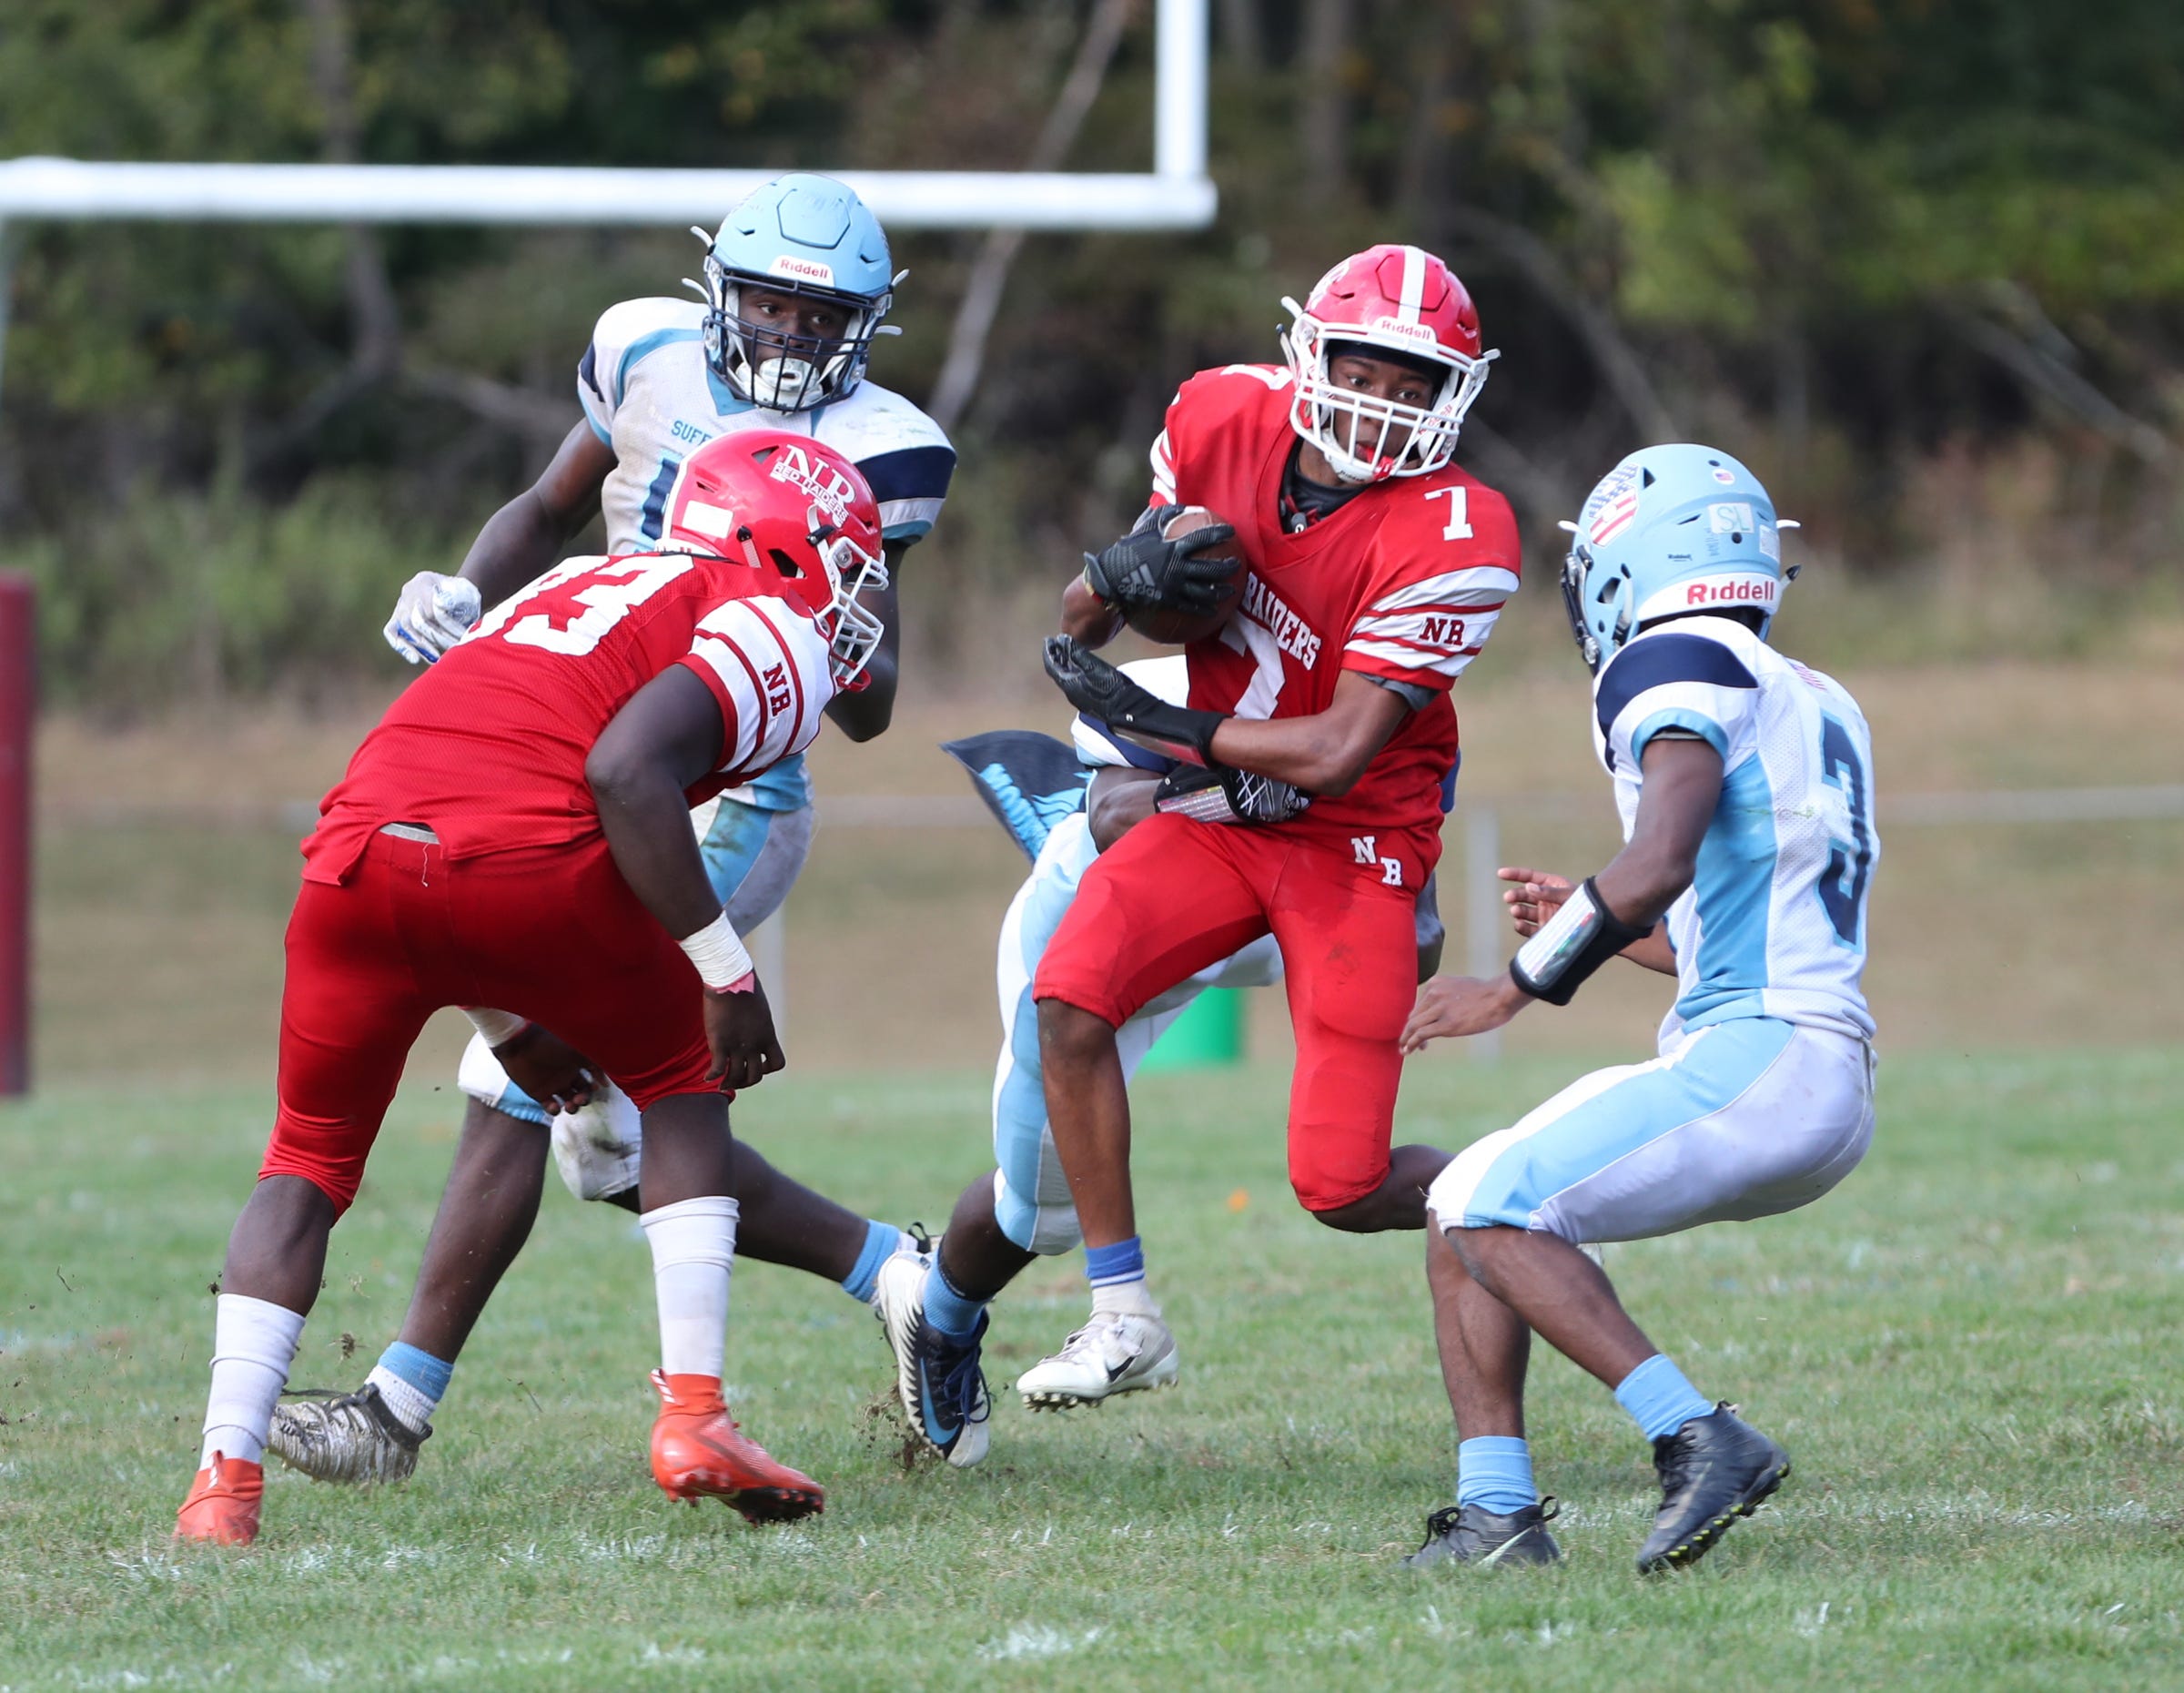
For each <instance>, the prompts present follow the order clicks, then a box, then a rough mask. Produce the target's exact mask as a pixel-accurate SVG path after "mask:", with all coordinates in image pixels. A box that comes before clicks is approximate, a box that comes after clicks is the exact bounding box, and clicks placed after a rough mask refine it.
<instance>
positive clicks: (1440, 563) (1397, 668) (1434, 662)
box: [1342, 489, 1518, 692]
mask: <svg viewBox="0 0 2184 1693" xmlns="http://www.w3.org/2000/svg"><path fill="white" fill-rule="evenodd" d="M1473 492H1474V494H1475V495H1483V496H1484V497H1483V498H1476V497H1475V498H1474V499H1473V500H1472V501H1471V508H1470V509H1471V516H1470V518H1469V519H1468V520H1467V522H1466V525H1465V526H1466V527H1467V528H1468V529H1471V533H1470V534H1467V535H1464V536H1462V537H1461V538H1460V539H1457V540H1455V541H1453V542H1451V540H1450V539H1449V538H1447V537H1446V536H1444V535H1441V534H1439V533H1432V534H1431V535H1430V536H1428V537H1419V538H1415V540H1414V542H1413V543H1412V544H1409V545H1405V544H1404V542H1402V541H1401V540H1400V539H1399V538H1397V537H1385V539H1387V540H1392V541H1395V542H1396V544H1397V545H1398V546H1399V547H1400V548H1401V549H1402V551H1403V553H1405V554H1406V556H1404V557H1403V558H1401V559H1400V562H1398V563H1394V564H1393V566H1392V567H1391V568H1389V569H1385V570H1383V571H1382V572H1380V575H1379V579H1378V580H1377V581H1376V582H1375V583H1374V584H1373V586H1372V587H1371V589H1370V591H1369V592H1368V593H1367V594H1366V598H1365V602H1364V605H1363V607H1362V609H1361V610H1360V612H1359V613H1358V617H1357V620H1356V621H1355V622H1354V623H1352V624H1351V626H1350V637H1349V639H1348V640H1347V641H1346V642H1345V643H1344V644H1343V653H1342V665H1343V668H1344V669H1346V670H1360V671H1363V672H1364V673H1365V674H1368V675H1374V676H1380V677H1384V678H1386V679H1387V680H1389V681H1391V682H1400V683H1404V684H1409V685H1411V686H1414V687H1422V688H1429V689H1432V690H1434V691H1436V692H1439V691H1441V690H1445V689H1447V688H1449V687H1451V685H1453V684H1454V683H1455V681H1456V678H1457V677H1459V676H1461V674H1463V672H1464V669H1465V667H1466V666H1467V665H1469V664H1471V660H1473V659H1474V658H1476V657H1478V656H1479V654H1480V651H1481V649H1482V648H1483V647H1484V646H1485V645H1486V638H1487V636H1488V635H1489V634H1491V633H1492V632H1493V627H1494V624H1495V623H1496V621H1497V620H1499V618H1500V617H1501V615H1502V606H1503V604H1504V603H1507V601H1508V599H1509V596H1510V595H1511V594H1512V593H1515V592H1516V591H1517V586H1518V575H1517V569H1516V561H1517V551H1516V546H1517V542H1516V524H1515V522H1514V520H1513V518H1512V517H1511V516H1510V514H1509V508H1508V506H1507V505H1506V504H1505V503H1504V502H1502V500H1501V498H1500V497H1499V496H1498V495H1493V494H1491V492H1489V491H1487V490H1484V489H1475V490H1474V491H1473ZM1451 521H1453V520H1451ZM1383 533H1384V536H1385V532H1383Z"/></svg>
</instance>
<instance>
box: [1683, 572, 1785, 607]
mask: <svg viewBox="0 0 2184 1693" xmlns="http://www.w3.org/2000/svg"><path fill="white" fill-rule="evenodd" d="M1774 603H1775V584H1774V583H1771V582H1767V581H1764V580H1761V579H1757V578H1752V577H1746V578H1745V579H1744V580H1743V581H1741V582H1721V583H1707V582H1694V583H1692V584H1691V587H1690V589H1689V590H1688V591H1687V592H1686V593H1685V594H1684V604H1686V605H1732V604H1747V605H1772V604H1774Z"/></svg>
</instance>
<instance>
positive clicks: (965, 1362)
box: [873, 1236, 993, 1470]
mask: <svg viewBox="0 0 2184 1693" xmlns="http://www.w3.org/2000/svg"><path fill="white" fill-rule="evenodd" d="M904 1238H905V1242H907V1240H908V1238H909V1237H908V1236H905V1237H904ZM939 1255H940V1242H938V1241H935V1242H933V1244H932V1250H931V1254H930V1255H927V1254H925V1253H922V1252H896V1253H895V1256H893V1257H892V1258H890V1259H888V1261H887V1262H885V1263H884V1264H882V1265H881V1266H880V1274H879V1282H878V1285H877V1287H876V1288H875V1292H874V1295H873V1308H874V1310H875V1313H877V1314H878V1316H879V1319H880V1322H881V1323H882V1324H883V1325H884V1326H885V1329H886V1331H887V1344H888V1346H889V1347H890V1348H891V1349H892V1350H893V1352H894V1353H895V1392H896V1394H897V1395H898V1396H899V1397H900V1398H901V1400H902V1405H903V1414H904V1415H905V1416H906V1417H908V1418H909V1419H910V1426H911V1427H912V1428H914V1429H915V1430H916V1431H917V1434H918V1436H919V1438H920V1439H922V1440H924V1441H925V1444H926V1445H929V1446H931V1447H932V1448H933V1450H934V1451H935V1452H937V1453H939V1454H940V1455H941V1456H942V1457H944V1458H945V1459H946V1460H947V1461H948V1462H949V1463H950V1464H952V1465H955V1467H956V1468H957V1469H959V1470H967V1469H969V1468H970V1467H971V1466H972V1465H974V1464H977V1463H979V1462H981V1461H982V1460H983V1459H984V1458H985V1456H986V1448H987V1445H988V1430H987V1427H986V1424H987V1422H988V1419H990V1418H991V1416H992V1415H993V1401H992V1399H991V1396H990V1395H989V1394H987V1392H986V1376H985V1374H983V1373H982V1372H981V1371H980V1369H979V1367H978V1343H979V1342H980V1341H981V1340H982V1339H984V1338H985V1335H986V1318H985V1317H984V1316H983V1315H981V1316H980V1317H979V1319H978V1326H977V1329H976V1331H975V1332H974V1333H972V1334H971V1335H970V1337H969V1338H968V1339H965V1340H958V1339H954V1338H951V1337H950V1336H948V1335H946V1334H944V1333H941V1332H940V1331H939V1330H938V1329H936V1328H935V1327H934V1326H933V1324H932V1323H928V1322H927V1321H926V1320H925V1276H926V1273H927V1272H929V1271H930V1270H931V1269H932V1267H933V1266H934V1264H935V1263H936V1262H938V1261H939Z"/></svg>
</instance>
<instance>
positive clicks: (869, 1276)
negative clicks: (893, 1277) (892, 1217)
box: [842, 1222, 903, 1305]
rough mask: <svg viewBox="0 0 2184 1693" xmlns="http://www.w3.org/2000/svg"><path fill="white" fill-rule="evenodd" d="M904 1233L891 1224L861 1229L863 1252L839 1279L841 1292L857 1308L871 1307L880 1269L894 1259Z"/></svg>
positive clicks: (866, 1225)
mask: <svg viewBox="0 0 2184 1693" xmlns="http://www.w3.org/2000/svg"><path fill="white" fill-rule="evenodd" d="M902 1240H903V1232H902V1231H901V1230H900V1229H898V1228H896V1227H895V1224H893V1223H892V1222H867V1223H866V1224H865V1225H864V1251H863V1252H859V1253H858V1254H857V1262H856V1267H855V1268H854V1269H853V1270H851V1271H850V1272H849V1273H848V1274H847V1275H845V1276H844V1277H843V1278H842V1291H843V1292H844V1293H847V1294H848V1295H849V1296H850V1297H851V1298H852V1299H854V1300H855V1301H857V1302H858V1303H860V1304H865V1305H869V1304H870V1303H872V1292H873V1289H874V1287H875V1285H877V1283H878V1282H879V1279H880V1266H881V1265H882V1264H884V1263H885V1262H887V1261H888V1259H890V1258H892V1257H893V1256H894V1255H895V1248H896V1247H897V1246H899V1245H901V1244H902Z"/></svg>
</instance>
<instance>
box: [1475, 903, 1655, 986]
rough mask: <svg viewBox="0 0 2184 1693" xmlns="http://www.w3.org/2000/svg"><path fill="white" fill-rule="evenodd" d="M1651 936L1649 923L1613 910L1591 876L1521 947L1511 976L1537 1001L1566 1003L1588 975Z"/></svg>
mask: <svg viewBox="0 0 2184 1693" xmlns="http://www.w3.org/2000/svg"><path fill="white" fill-rule="evenodd" d="M1652 933H1653V925H1652V924H1651V923H1648V924H1647V925H1646V926H1645V927H1644V928H1638V927H1636V926H1635V925H1633V924H1630V923H1625V922H1624V921H1623V919H1622V918H1621V917H1617V916H1616V915H1615V914H1614V912H1613V911H1611V910H1610V909H1609V908H1608V902H1607V901H1606V900H1604V899H1603V898H1602V897H1600V889H1599V888H1598V887H1594V886H1593V878H1592V877H1589V876H1588V877H1585V879H1584V881H1583V882H1582V883H1581V884H1580V885H1579V886H1578V887H1575V888H1572V890H1571V894H1570V897H1569V898H1567V899H1565V900H1564V901H1562V909H1561V910H1559V911H1557V912H1556V913H1555V914H1554V916H1553V917H1550V918H1549V919H1548V920H1547V921H1546V922H1545V923H1543V924H1542V925H1541V926H1540V931H1539V933H1538V934H1536V935H1534V936H1533V937H1532V938H1531V939H1530V940H1528V941H1526V942H1525V943H1524V944H1523V945H1522V947H1519V948H1517V956H1516V957H1515V958H1512V959H1511V960H1510V961H1509V974H1510V977H1511V978H1512V980H1514V981H1515V983H1516V984H1517V986H1518V987H1520V988H1522V989H1523V990H1524V991H1525V992H1526V993H1528V994H1530V995H1531V996H1532V998H1533V999H1544V1000H1546V1001H1547V1003H1548V1004H1549V1005H1568V1004H1569V1003H1570V1001H1571V1000H1572V999H1573V998H1575V997H1576V994H1577V990H1578V988H1580V987H1582V985H1583V983H1584V980H1585V978H1587V977H1588V976H1590V975H1592V974H1593V971H1594V970H1596V969H1598V968H1600V967H1601V966H1602V965H1603V964H1605V963H1606V962H1607V961H1608V960H1609V959H1610V958H1613V957H1614V956H1615V955H1616V954H1617V953H1619V952H1621V951H1622V950H1623V948H1625V947H1627V946H1630V945H1631V944H1632V943H1633V942H1634V941H1640V940H1643V939H1644V938H1646V937H1647V936H1648V935H1650V934H1652Z"/></svg>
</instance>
